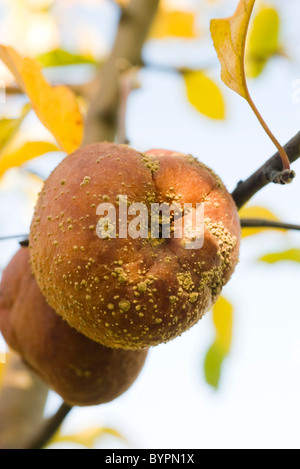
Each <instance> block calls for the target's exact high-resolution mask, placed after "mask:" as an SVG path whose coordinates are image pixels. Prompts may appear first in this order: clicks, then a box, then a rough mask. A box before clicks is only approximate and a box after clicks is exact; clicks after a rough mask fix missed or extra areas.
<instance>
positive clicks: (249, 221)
mask: <svg viewBox="0 0 300 469" xmlns="http://www.w3.org/2000/svg"><path fill="white" fill-rule="evenodd" d="M241 227H242V228H275V229H280V230H281V229H282V230H295V231H300V225H293V224H291V223H282V222H280V221H273V220H264V219H261V218H241Z"/></svg>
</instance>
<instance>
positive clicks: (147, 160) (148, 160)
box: [142, 155, 159, 173]
mask: <svg viewBox="0 0 300 469" xmlns="http://www.w3.org/2000/svg"><path fill="white" fill-rule="evenodd" d="M142 160H143V163H144V165H145V166H146V168H148V169H150V171H151V172H152V173H155V172H156V171H158V170H159V161H158V160H155V159H154V158H153V156H152V155H143V156H142Z"/></svg>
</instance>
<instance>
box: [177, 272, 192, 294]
mask: <svg viewBox="0 0 300 469" xmlns="http://www.w3.org/2000/svg"><path fill="white" fill-rule="evenodd" d="M177 280H178V282H179V285H181V287H182V288H183V289H184V290H187V291H188V290H191V289H192V288H193V287H194V283H193V280H192V276H191V273H190V272H184V273H179V274H177Z"/></svg>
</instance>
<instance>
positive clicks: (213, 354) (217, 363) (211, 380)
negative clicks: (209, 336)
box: [204, 342, 224, 389]
mask: <svg viewBox="0 0 300 469" xmlns="http://www.w3.org/2000/svg"><path fill="white" fill-rule="evenodd" d="M223 360H224V354H223V351H222V350H221V349H220V347H219V345H218V343H216V342H215V343H214V344H213V345H212V346H211V347H210V348H209V349H208V351H207V354H206V357H205V362H204V372H205V379H206V382H207V384H209V385H210V386H212V387H213V388H215V389H218V387H219V383H220V378H221V369H222V363H223Z"/></svg>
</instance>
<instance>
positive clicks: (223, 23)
mask: <svg viewBox="0 0 300 469" xmlns="http://www.w3.org/2000/svg"><path fill="white" fill-rule="evenodd" d="M254 4H255V0H240V1H239V4H238V7H237V9H236V11H235V13H234V14H233V15H232V16H231V17H229V18H225V19H215V20H212V21H211V26H210V30H211V35H212V38H213V42H214V46H215V49H216V51H217V54H218V57H219V60H220V63H221V78H222V80H223V81H224V83H225V84H226V85H227V86H228V87H229V88H231V89H232V90H233V91H235V92H236V93H238V94H239V95H240V96H242V97H243V98H245V99H246V100H247V102H248V103H249V105H250V107H251V108H252V110H253V112H254V113H255V115H256V117H257V119H258V121H259V122H260V124H261V126H262V127H263V129H264V130H265V132H266V133H267V135H268V136H269V138H270V139H271V140H272V142H273V143H274V145H275V146H276V148H277V150H278V152H279V154H280V157H281V159H282V165H283V169H284V170H290V161H289V158H288V156H287V154H286V151H285V149H284V148H283V147H282V145H280V143H279V142H278V141H277V139H276V138H275V137H274V135H273V133H272V132H271V130H270V129H269V127H268V126H267V124H266V122H265V121H264V119H263V118H262V116H261V114H260V113H259V111H258V109H257V107H256V106H255V104H254V102H253V101H252V99H251V96H250V94H249V90H248V87H247V81H246V72H245V48H246V39H247V33H248V28H249V23H250V18H251V14H252V11H253V8H254Z"/></svg>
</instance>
